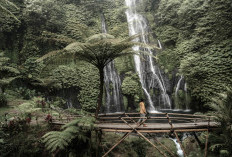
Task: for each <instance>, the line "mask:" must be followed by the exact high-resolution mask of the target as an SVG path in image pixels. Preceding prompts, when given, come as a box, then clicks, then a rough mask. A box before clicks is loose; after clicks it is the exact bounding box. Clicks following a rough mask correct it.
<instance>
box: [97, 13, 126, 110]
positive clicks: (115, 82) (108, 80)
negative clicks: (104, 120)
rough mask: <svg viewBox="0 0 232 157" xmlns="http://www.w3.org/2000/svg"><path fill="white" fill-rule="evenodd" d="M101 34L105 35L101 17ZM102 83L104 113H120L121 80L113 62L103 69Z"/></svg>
mask: <svg viewBox="0 0 232 157" xmlns="http://www.w3.org/2000/svg"><path fill="white" fill-rule="evenodd" d="M101 22H102V33H107V28H106V23H105V17H104V15H103V14H102V15H101ZM104 82H105V89H106V112H107V113H109V112H120V111H122V110H123V108H122V106H123V98H122V94H121V84H122V83H121V79H120V77H119V76H118V74H117V72H116V69H115V67H114V62H113V61H112V62H110V63H108V64H107V65H106V67H105V68H104Z"/></svg>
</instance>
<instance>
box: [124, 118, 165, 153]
mask: <svg viewBox="0 0 232 157" xmlns="http://www.w3.org/2000/svg"><path fill="white" fill-rule="evenodd" d="M121 119H122V120H123V121H124V122H125V123H126V124H127V125H128V126H129V127H131V128H132V129H133V130H134V131H136V133H137V134H139V135H140V136H142V137H143V138H144V139H145V140H146V141H147V142H148V143H150V144H151V145H152V146H153V147H154V148H156V149H157V150H158V151H159V153H160V154H162V155H163V156H164V157H167V156H166V155H165V154H164V153H163V152H162V151H161V150H159V148H158V147H157V146H156V145H155V144H153V143H152V142H151V141H150V140H149V139H147V138H146V137H145V136H144V135H143V134H141V133H140V132H138V131H137V130H136V129H135V128H133V127H132V126H131V125H130V124H128V123H127V121H125V120H124V119H123V118H121ZM146 120H147V119H145V120H143V121H142V122H141V123H140V125H142V124H143V123H145V121H146Z"/></svg>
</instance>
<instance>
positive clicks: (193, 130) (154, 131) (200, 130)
mask: <svg viewBox="0 0 232 157" xmlns="http://www.w3.org/2000/svg"><path fill="white" fill-rule="evenodd" d="M207 130H208V129H182V130H178V129H176V130H175V132H202V131H207ZM102 131H105V132H130V131H131V130H126V129H125V130H122V129H102ZM137 131H138V132H141V133H169V132H171V131H170V130H137Z"/></svg>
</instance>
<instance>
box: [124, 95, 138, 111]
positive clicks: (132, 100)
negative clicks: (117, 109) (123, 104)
mask: <svg viewBox="0 0 232 157" xmlns="http://www.w3.org/2000/svg"><path fill="white" fill-rule="evenodd" d="M126 97H127V101H128V104H127V111H128V109H129V107H130V109H131V111H133V110H135V109H136V107H135V98H134V96H132V95H126Z"/></svg>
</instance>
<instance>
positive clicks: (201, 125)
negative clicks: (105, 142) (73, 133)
mask: <svg viewBox="0 0 232 157" xmlns="http://www.w3.org/2000/svg"><path fill="white" fill-rule="evenodd" d="M146 125H147V127H143V126H142V125H141V126H139V127H138V128H137V130H170V129H172V128H171V126H170V124H168V123H146ZM96 126H97V127H99V128H100V129H115V130H128V129H129V130H130V129H131V128H130V127H129V126H128V125H127V124H124V123H100V124H97V125H96ZM131 126H132V127H136V126H137V125H136V124H131ZM173 127H174V128H175V130H177V129H178V130H181V129H207V128H208V122H196V123H174V124H173ZM216 127H217V123H216V122H211V124H210V126H209V128H216Z"/></svg>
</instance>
